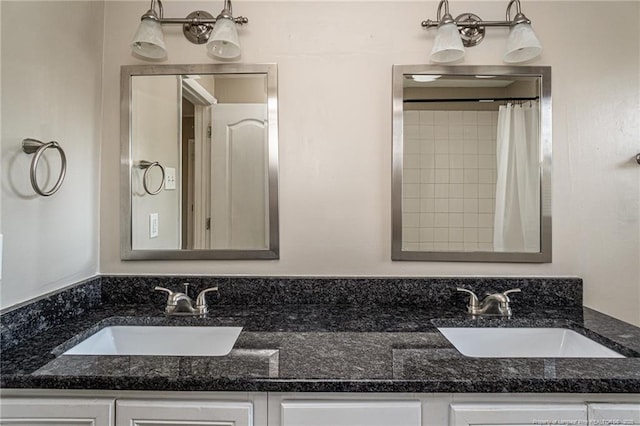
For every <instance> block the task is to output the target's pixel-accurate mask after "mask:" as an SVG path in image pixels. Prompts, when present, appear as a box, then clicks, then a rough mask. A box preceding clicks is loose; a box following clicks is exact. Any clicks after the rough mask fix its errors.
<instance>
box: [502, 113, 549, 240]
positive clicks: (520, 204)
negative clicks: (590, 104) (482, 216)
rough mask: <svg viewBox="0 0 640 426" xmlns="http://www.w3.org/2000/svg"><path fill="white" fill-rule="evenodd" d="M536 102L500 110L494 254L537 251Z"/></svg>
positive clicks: (537, 136)
mask: <svg viewBox="0 0 640 426" xmlns="http://www.w3.org/2000/svg"><path fill="white" fill-rule="evenodd" d="M539 133H540V111H539V103H538V102H529V103H526V104H525V105H514V104H512V103H509V104H507V105H503V106H501V107H500V110H499V113H498V135H497V152H496V156H497V179H496V206H495V216H494V228H493V229H494V235H493V244H494V250H495V251H505V252H517V251H524V252H539V251H540V155H539V152H540V149H539V146H538V143H539V140H540V138H539Z"/></svg>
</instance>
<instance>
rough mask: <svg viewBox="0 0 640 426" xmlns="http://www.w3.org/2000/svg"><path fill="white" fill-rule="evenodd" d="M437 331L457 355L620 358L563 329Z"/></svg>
mask: <svg viewBox="0 0 640 426" xmlns="http://www.w3.org/2000/svg"><path fill="white" fill-rule="evenodd" d="M438 330H439V331H440V332H441V333H442V334H443V335H444V337H446V338H447V340H449V341H450V342H451V343H452V344H453V346H455V347H456V349H457V350H458V351H460V353H462V354H463V355H466V356H470V357H477V358H624V356H622V355H620V354H619V353H617V352H614V351H612V350H611V349H609V348H607V347H605V346H603V345H601V344H600V343H597V342H594V341H593V340H591V339H589V338H588V337H585V336H583V335H581V334H579V333H576V332H575V331H573V330H568V329H564V328H493V327H486V328H485V327H481V328H469V327H466V328H457V327H443V328H438Z"/></svg>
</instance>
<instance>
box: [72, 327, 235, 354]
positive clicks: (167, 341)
mask: <svg viewBox="0 0 640 426" xmlns="http://www.w3.org/2000/svg"><path fill="white" fill-rule="evenodd" d="M241 331H242V327H157V326H112V327H105V328H103V329H102V330H100V331H98V332H97V333H95V334H93V335H91V336H90V337H88V338H87V339H85V340H83V341H82V342H80V343H78V344H77V345H75V346H74V347H72V348H71V349H69V350H68V351H66V352H64V353H63V355H158V356H225V355H228V354H229V352H231V349H232V348H233V345H234V344H235V343H236V340H238V336H240V332H241Z"/></svg>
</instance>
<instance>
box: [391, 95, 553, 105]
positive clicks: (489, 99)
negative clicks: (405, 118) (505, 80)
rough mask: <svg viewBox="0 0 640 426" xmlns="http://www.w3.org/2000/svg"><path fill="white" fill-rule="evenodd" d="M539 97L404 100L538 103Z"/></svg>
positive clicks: (423, 100)
mask: <svg viewBox="0 0 640 426" xmlns="http://www.w3.org/2000/svg"><path fill="white" fill-rule="evenodd" d="M538 99H540V98H539V97H538V96H534V97H531V98H454V99H447V98H443V99H404V100H403V101H402V102H403V103H405V104H406V103H430V102H508V101H537V100H538Z"/></svg>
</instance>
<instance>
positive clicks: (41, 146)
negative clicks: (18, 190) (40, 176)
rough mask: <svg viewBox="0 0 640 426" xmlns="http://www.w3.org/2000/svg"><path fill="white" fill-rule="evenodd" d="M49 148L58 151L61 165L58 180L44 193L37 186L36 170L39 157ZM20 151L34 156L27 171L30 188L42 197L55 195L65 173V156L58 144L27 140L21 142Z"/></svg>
mask: <svg viewBox="0 0 640 426" xmlns="http://www.w3.org/2000/svg"><path fill="white" fill-rule="evenodd" d="M49 148H55V149H57V150H58V153H59V154H60V162H61V164H62V165H61V167H60V175H59V176H58V180H57V181H56V183H55V185H53V187H52V188H51V189H50V190H49V191H45V190H43V189H42V188H40V186H39V185H38V180H37V176H36V171H37V169H38V161H40V157H42V154H43V153H44V152H45V151H46V150H47V149H49ZM22 150H23V151H24V152H26V153H27V154H34V153H35V154H36V155H34V157H33V159H32V160H31V167H30V170H29V176H30V178H31V186H32V187H33V190H34V191H36V193H38V194H39V195H42V196H43V197H48V196H50V195H53V194H55V193H56V192H57V191H58V189H60V186H62V182H63V181H64V176H65V175H66V173H67V156H66V155H65V154H64V150H63V149H62V147H61V146H60V144H58V142H56V141H51V142H49V143H44V142H40V141H39V140H37V139H31V138H27V139H23V140H22Z"/></svg>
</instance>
